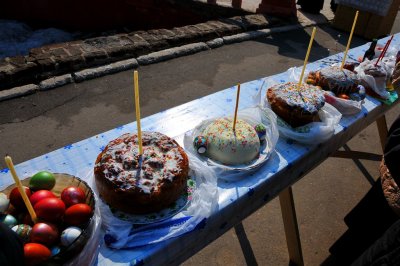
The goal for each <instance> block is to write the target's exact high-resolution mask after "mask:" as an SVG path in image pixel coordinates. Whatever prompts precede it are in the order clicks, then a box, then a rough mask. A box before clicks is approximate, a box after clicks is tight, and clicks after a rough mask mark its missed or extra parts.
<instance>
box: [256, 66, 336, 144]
mask: <svg viewBox="0 0 400 266" xmlns="http://www.w3.org/2000/svg"><path fill="white" fill-rule="evenodd" d="M300 71H301V69H299V68H295V67H293V68H290V69H288V70H287V72H286V76H287V77H288V79H287V82H289V81H292V82H298V80H299V79H300V74H299V73H300ZM304 76H307V73H305V75H304ZM276 84H278V82H277V81H275V80H274V79H273V78H267V79H266V85H267V89H268V88H270V87H272V86H274V85H276ZM264 108H270V105H269V103H268V100H267V99H266V98H264ZM318 115H319V118H320V120H321V122H312V123H309V124H307V125H304V126H301V127H297V128H293V127H291V126H290V125H288V124H287V123H286V122H285V121H283V120H282V119H280V118H279V117H278V119H277V124H278V129H279V133H280V135H282V136H284V137H286V138H289V139H293V140H296V141H298V142H300V143H305V144H318V143H321V142H324V141H326V140H328V139H329V138H330V137H331V136H332V135H333V133H334V132H335V126H336V125H338V124H339V121H340V119H341V118H342V114H341V113H340V112H339V111H338V110H337V109H336V108H335V107H333V106H332V105H330V104H329V103H325V105H324V106H323V107H322V108H321V109H320V110H319V112H318Z"/></svg>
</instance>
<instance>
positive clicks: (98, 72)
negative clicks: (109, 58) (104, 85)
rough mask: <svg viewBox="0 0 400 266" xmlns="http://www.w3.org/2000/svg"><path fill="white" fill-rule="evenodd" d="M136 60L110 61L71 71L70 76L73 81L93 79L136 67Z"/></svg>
mask: <svg viewBox="0 0 400 266" xmlns="http://www.w3.org/2000/svg"><path fill="white" fill-rule="evenodd" d="M137 67H138V62H137V60H136V59H134V58H132V59H127V60H123V61H119V62H115V63H111V64H109V65H105V66H101V67H95V68H88V69H84V70H81V71H78V72H75V73H72V77H73V78H74V80H75V82H82V81H85V80H88V79H94V78H98V77H101V76H105V75H109V74H113V73H117V72H121V71H124V70H128V69H132V68H137Z"/></svg>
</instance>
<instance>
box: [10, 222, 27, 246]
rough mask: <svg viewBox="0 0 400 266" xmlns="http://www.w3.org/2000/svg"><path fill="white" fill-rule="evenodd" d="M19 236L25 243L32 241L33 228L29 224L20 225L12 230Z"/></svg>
mask: <svg viewBox="0 0 400 266" xmlns="http://www.w3.org/2000/svg"><path fill="white" fill-rule="evenodd" d="M11 229H12V230H13V231H14V232H15V233H17V235H19V236H20V237H21V239H22V241H23V242H24V243H26V242H28V241H29V239H30V234H31V231H32V227H31V226H29V225H27V224H18V225H15V226H13V227H12V228H11Z"/></svg>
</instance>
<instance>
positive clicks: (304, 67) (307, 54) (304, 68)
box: [297, 27, 317, 90]
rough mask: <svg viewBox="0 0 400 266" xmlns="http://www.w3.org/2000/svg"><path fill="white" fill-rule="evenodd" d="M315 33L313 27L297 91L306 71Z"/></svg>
mask: <svg viewBox="0 0 400 266" xmlns="http://www.w3.org/2000/svg"><path fill="white" fill-rule="evenodd" d="M316 31H317V29H316V28H315V27H314V28H313V31H312V33H311V39H310V43H309V44H308V50H307V53H306V58H305V59H304V64H303V69H302V70H301V75H300V80H299V84H298V86H297V87H298V89H299V90H300V86H301V83H302V82H303V76H304V71H305V70H306V65H307V62H308V57H309V56H310V51H311V47H312V44H313V41H314V36H315V32H316Z"/></svg>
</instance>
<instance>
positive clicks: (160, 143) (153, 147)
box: [96, 132, 183, 193]
mask: <svg viewBox="0 0 400 266" xmlns="http://www.w3.org/2000/svg"><path fill="white" fill-rule="evenodd" d="M142 140H143V155H142V162H141V164H140V163H139V147H138V144H137V143H138V140H137V135H136V134H134V135H133V134H129V133H127V134H124V135H122V136H120V137H119V138H117V139H115V140H113V141H111V142H110V143H109V144H108V145H107V147H106V148H105V152H104V153H103V155H102V158H101V160H100V162H99V163H98V164H97V165H96V167H100V166H101V165H103V166H104V167H103V169H104V170H103V173H104V176H105V177H106V178H107V179H108V180H110V181H112V182H113V183H115V184H117V185H118V187H119V188H120V189H122V190H129V189H132V188H134V187H138V188H140V189H141V190H142V191H143V192H145V193H150V192H151V191H157V189H158V184H159V183H160V182H162V181H163V180H165V179H169V180H170V181H172V179H173V177H174V176H175V175H176V174H177V173H179V172H180V171H181V169H180V168H179V162H181V161H182V160H183V158H182V155H181V153H180V151H179V149H178V147H179V146H178V145H177V144H176V143H175V142H174V141H173V140H172V139H170V138H169V137H167V136H165V135H163V134H161V133H158V132H142ZM140 166H141V167H140ZM139 167H140V169H139Z"/></svg>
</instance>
